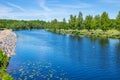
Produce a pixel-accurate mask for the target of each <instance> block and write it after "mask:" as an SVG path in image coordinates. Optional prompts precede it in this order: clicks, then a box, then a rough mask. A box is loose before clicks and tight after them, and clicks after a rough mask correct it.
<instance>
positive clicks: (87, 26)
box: [84, 15, 93, 30]
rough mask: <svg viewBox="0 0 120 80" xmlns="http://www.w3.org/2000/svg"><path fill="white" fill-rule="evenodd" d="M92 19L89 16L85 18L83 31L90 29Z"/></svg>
mask: <svg viewBox="0 0 120 80" xmlns="http://www.w3.org/2000/svg"><path fill="white" fill-rule="evenodd" d="M92 18H93V17H92V16H91V15H88V16H86V18H85V21H84V24H85V29H88V30H90V29H92V25H91V23H92Z"/></svg>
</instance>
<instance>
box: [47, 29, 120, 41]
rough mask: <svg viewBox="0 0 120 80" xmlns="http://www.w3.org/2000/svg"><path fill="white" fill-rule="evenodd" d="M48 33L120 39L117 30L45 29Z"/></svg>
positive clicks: (119, 32) (119, 33)
mask: <svg viewBox="0 0 120 80" xmlns="http://www.w3.org/2000/svg"><path fill="white" fill-rule="evenodd" d="M47 30H48V31H51V32H55V33H59V34H72V35H85V36H89V37H105V38H116V39H120V31H118V30H114V29H112V30H107V31H103V30H100V29H97V30H86V29H84V30H72V29H69V30H65V29H56V30H55V29H54V30H53V29H47Z"/></svg>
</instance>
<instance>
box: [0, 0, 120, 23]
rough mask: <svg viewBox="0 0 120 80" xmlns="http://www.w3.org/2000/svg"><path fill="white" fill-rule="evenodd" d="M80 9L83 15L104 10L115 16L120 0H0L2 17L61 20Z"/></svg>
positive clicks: (94, 13) (119, 9) (111, 16)
mask: <svg viewBox="0 0 120 80" xmlns="http://www.w3.org/2000/svg"><path fill="white" fill-rule="evenodd" d="M80 11H81V12H82V13H83V17H85V16H86V15H89V14H90V15H93V16H94V15H97V14H101V13H102V12H103V11H106V12H108V14H109V16H110V18H116V16H117V14H118V11H120V0H0V18H2V19H18V20H21V19H24V20H33V19H35V20H37V19H39V20H45V21H48V20H49V21H50V20H52V19H54V18H57V19H58V20H62V19H63V18H66V19H69V15H70V14H73V15H77V14H78V13H79V12H80Z"/></svg>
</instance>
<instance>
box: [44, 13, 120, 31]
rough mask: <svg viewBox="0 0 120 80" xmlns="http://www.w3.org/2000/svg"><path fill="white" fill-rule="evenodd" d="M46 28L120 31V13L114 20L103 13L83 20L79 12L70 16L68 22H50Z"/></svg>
mask: <svg viewBox="0 0 120 80" xmlns="http://www.w3.org/2000/svg"><path fill="white" fill-rule="evenodd" d="M46 27H47V28H49V29H54V30H55V29H73V30H83V29H87V30H96V29H101V30H103V31H106V30H110V29H116V30H120V12H119V13H118V15H117V17H116V19H110V18H109V15H108V13H107V12H103V13H102V14H101V15H96V16H94V17H93V16H91V15H88V16H86V17H85V19H83V14H82V13H81V12H79V14H78V15H77V16H76V15H70V19H69V20H68V22H67V21H66V20H65V18H64V19H63V21H62V22H59V21H57V19H54V20H52V21H51V22H48V23H47V26H46Z"/></svg>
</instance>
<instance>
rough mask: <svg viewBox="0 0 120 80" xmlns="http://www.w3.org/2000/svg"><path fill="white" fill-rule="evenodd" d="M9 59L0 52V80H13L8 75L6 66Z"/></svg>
mask: <svg viewBox="0 0 120 80" xmlns="http://www.w3.org/2000/svg"><path fill="white" fill-rule="evenodd" d="M8 62H9V58H8V57H7V56H6V55H4V54H3V52H2V50H0V80H12V78H11V76H9V75H8V74H7V73H6V66H7V64H8Z"/></svg>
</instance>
